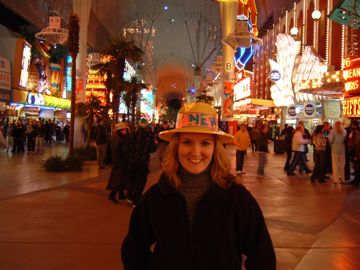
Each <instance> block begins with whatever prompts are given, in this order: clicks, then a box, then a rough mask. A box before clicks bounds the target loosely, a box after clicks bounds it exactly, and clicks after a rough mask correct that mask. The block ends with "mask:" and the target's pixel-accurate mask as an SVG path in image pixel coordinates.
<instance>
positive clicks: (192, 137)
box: [178, 133, 215, 174]
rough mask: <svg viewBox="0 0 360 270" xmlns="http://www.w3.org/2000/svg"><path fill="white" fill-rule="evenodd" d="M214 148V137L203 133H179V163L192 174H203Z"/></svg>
mask: <svg viewBox="0 0 360 270" xmlns="http://www.w3.org/2000/svg"><path fill="white" fill-rule="evenodd" d="M214 148H215V138H214V135H211V134H205V133H180V135H179V153H178V155H179V161H180V164H181V165H182V166H183V168H184V169H185V170H187V171H188V172H190V173H192V174H199V173H201V172H203V171H204V170H205V169H206V168H207V167H208V166H209V164H210V162H211V159H212V156H213V153H214Z"/></svg>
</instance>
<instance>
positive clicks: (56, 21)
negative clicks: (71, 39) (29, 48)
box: [35, 16, 69, 45]
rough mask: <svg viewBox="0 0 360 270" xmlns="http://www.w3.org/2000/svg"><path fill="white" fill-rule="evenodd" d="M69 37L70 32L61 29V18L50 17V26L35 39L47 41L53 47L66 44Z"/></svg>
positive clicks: (36, 35)
mask: <svg viewBox="0 0 360 270" xmlns="http://www.w3.org/2000/svg"><path fill="white" fill-rule="evenodd" d="M68 36H69V31H68V30H67V29H65V28H61V17H60V16H50V17H49V26H48V27H45V28H44V29H42V30H41V31H40V32H39V33H36V34H35V37H36V38H37V39H39V40H42V41H45V42H47V43H49V44H51V45H56V44H61V45H62V44H64V43H65V42H66V41H67V39H68Z"/></svg>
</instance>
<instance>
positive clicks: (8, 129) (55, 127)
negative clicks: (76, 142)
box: [0, 118, 70, 154]
mask: <svg viewBox="0 0 360 270" xmlns="http://www.w3.org/2000/svg"><path fill="white" fill-rule="evenodd" d="M69 132H70V125H69V123H68V121H60V120H58V121H56V122H55V121H52V120H44V119H27V118H24V119H13V120H9V119H8V118H3V119H0V133H1V134H0V145H1V146H2V148H5V151H6V152H7V153H12V154H20V153H24V152H28V153H38V154H42V153H43V152H44V144H53V143H55V142H64V143H67V142H68V141H69ZM1 142H2V143H1Z"/></svg>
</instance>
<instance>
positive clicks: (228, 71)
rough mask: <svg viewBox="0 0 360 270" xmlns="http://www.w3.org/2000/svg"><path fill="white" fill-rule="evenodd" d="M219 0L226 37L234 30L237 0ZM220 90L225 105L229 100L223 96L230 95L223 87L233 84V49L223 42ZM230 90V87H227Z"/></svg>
mask: <svg viewBox="0 0 360 270" xmlns="http://www.w3.org/2000/svg"><path fill="white" fill-rule="evenodd" d="M219 1H220V16H221V26H222V33H223V37H226V36H227V35H229V34H230V33H233V32H234V31H235V24H236V15H237V11H238V1H237V0H219ZM222 84H223V85H222V92H223V93H221V96H222V97H223V100H222V103H223V104H222V105H223V106H227V105H226V104H224V103H227V102H229V100H227V101H226V100H225V98H227V99H229V98H231V99H232V97H228V96H227V97H225V96H224V94H226V93H224V88H225V86H226V87H229V85H232V86H233V84H234V50H233V48H231V47H230V46H229V45H226V44H223V76H222ZM228 90H230V89H228ZM222 112H223V116H225V115H224V113H226V108H224V110H222Z"/></svg>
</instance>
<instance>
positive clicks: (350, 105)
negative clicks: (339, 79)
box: [343, 97, 360, 117]
mask: <svg viewBox="0 0 360 270" xmlns="http://www.w3.org/2000/svg"><path fill="white" fill-rule="evenodd" d="M343 115H344V116H346V117H360V97H355V98H348V99H345V100H344V101H343Z"/></svg>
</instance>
